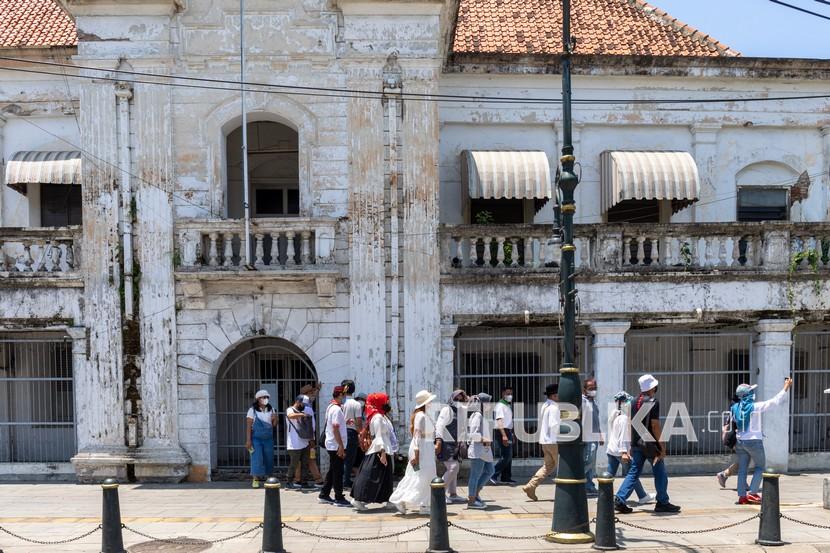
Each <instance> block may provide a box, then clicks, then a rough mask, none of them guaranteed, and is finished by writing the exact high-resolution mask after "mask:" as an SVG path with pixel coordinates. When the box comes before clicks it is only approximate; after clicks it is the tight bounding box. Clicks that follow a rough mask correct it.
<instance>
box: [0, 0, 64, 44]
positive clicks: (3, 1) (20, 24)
mask: <svg viewBox="0 0 830 553" xmlns="http://www.w3.org/2000/svg"><path fill="white" fill-rule="evenodd" d="M77 43H78V33H77V31H76V29H75V22H74V21H73V20H72V18H71V17H69V15H68V14H67V13H66V12H65V11H63V9H62V8H61V7H60V6H59V5H58V4H57V3H56V2H55V1H54V0H0V48H48V47H50V46H75V45H76V44H77Z"/></svg>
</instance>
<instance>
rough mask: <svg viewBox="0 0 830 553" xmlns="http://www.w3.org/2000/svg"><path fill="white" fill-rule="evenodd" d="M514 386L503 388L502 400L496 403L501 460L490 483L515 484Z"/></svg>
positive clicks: (496, 441) (497, 435)
mask: <svg viewBox="0 0 830 553" xmlns="http://www.w3.org/2000/svg"><path fill="white" fill-rule="evenodd" d="M512 403H513V387H512V386H505V387H504V388H502V389H501V400H500V401H499V402H498V403H497V404H496V408H495V409H494V410H493V414H494V416H495V419H496V440H495V442H494V443H495V446H496V450H497V451H498V453H499V457H500V459H499V462H498V464H496V471H495V473H494V474H493V477H492V478H491V479H490V483H491V484H494V485H497V484H499V483H500V482H501V483H502V484H515V483H516V481H515V480H513V470H512V469H513V408H512V407H511V404H512Z"/></svg>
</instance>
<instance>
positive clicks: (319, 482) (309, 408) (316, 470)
mask: <svg viewBox="0 0 830 553" xmlns="http://www.w3.org/2000/svg"><path fill="white" fill-rule="evenodd" d="M303 389H307V387H306V386H303V388H301V390H303ZM315 399H316V390H315V396H314V397H311V396H309V395H303V406H304V408H305V412H306V413H311V424H312V426H313V427H314V428H315V434H314V438H313V439H311V440H309V442H308V472H309V474H310V475H311V478H312V479H313V480H314V487H315V488H317V489H320V488H322V487H323V484H324V483H325V482H324V480H323V475H322V474H320V467H318V466H317V433H316V432H317V431H316V428H317V417H316V415H315V414H314V400H315ZM301 479H302V474H301V473H300V467H297V469H296V470H295V472H294V480H295V481H300V480H301Z"/></svg>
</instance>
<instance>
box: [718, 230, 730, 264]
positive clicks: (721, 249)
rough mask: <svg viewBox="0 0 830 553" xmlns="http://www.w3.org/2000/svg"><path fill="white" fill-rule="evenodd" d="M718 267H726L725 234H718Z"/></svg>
mask: <svg viewBox="0 0 830 553" xmlns="http://www.w3.org/2000/svg"><path fill="white" fill-rule="evenodd" d="M717 240H718V242H719V244H718V267H727V266H728V265H727V264H726V236H718V238H717Z"/></svg>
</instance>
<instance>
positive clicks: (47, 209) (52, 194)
mask: <svg viewBox="0 0 830 553" xmlns="http://www.w3.org/2000/svg"><path fill="white" fill-rule="evenodd" d="M80 224H81V187H80V186H78V185H75V184H52V183H45V184H41V185H40V225H41V226H43V227H65V226H67V225H80Z"/></svg>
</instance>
